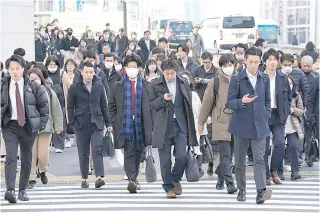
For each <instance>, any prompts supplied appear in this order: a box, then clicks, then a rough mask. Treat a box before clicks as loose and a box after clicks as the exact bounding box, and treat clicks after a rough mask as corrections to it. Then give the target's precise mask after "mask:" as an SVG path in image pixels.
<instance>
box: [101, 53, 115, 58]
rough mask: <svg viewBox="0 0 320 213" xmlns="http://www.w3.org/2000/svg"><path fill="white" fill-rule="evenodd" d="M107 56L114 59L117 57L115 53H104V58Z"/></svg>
mask: <svg viewBox="0 0 320 213" xmlns="http://www.w3.org/2000/svg"><path fill="white" fill-rule="evenodd" d="M107 57H108V58H110V57H112V58H113V59H115V58H114V54H113V53H107V54H103V59H106V58H107Z"/></svg>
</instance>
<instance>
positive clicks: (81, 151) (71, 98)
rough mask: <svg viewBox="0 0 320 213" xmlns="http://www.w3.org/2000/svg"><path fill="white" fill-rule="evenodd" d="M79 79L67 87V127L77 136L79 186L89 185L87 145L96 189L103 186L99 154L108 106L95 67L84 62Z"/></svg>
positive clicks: (109, 126) (102, 172)
mask: <svg viewBox="0 0 320 213" xmlns="http://www.w3.org/2000/svg"><path fill="white" fill-rule="evenodd" d="M80 78H81V81H79V82H77V83H74V84H72V85H71V86H70V88H69V94H68V105H67V108H68V118H69V124H68V126H69V127H73V128H74V131H75V135H76V137H77V148H78V155H79V163H80V171H81V175H82V179H83V181H82V183H81V187H82V188H88V187H89V183H88V182H87V179H88V171H89V155H90V144H91V148H92V158H93V165H94V171H95V175H96V182H95V188H100V187H101V186H103V185H105V182H104V180H103V179H102V178H103V177H104V166H103V157H102V139H103V132H104V129H105V128H107V129H108V131H112V127H111V124H110V118H109V109H108V103H107V98H106V93H105V89H104V86H103V85H102V83H101V82H100V81H99V80H98V78H97V77H96V76H95V72H94V66H93V64H92V63H90V62H85V63H84V66H83V69H82V70H81V76H80Z"/></svg>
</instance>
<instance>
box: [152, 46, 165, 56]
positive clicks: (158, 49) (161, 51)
mask: <svg viewBox="0 0 320 213" xmlns="http://www.w3.org/2000/svg"><path fill="white" fill-rule="evenodd" d="M160 53H164V54H165V51H164V50H163V49H161V48H160V47H155V48H153V49H152V50H151V55H154V54H160Z"/></svg>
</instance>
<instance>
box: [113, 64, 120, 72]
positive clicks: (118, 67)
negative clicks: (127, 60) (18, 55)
mask: <svg viewBox="0 0 320 213" xmlns="http://www.w3.org/2000/svg"><path fill="white" fill-rule="evenodd" d="M114 69H115V70H116V71H120V70H121V69H122V64H117V65H114Z"/></svg>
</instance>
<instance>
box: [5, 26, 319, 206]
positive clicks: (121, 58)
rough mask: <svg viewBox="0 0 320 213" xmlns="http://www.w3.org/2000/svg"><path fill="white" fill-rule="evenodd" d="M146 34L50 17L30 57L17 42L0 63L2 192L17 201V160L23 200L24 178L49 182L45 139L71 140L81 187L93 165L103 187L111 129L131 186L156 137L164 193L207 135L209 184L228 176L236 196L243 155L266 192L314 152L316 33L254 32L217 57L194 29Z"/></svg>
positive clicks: (241, 185) (260, 197) (176, 186)
mask: <svg viewBox="0 0 320 213" xmlns="http://www.w3.org/2000/svg"><path fill="white" fill-rule="evenodd" d="M150 34H151V33H150V31H145V32H144V37H143V38H141V39H140V40H138V39H137V38H136V34H135V33H133V34H131V38H128V37H127V36H126V35H125V32H124V29H119V33H118V35H114V34H113V32H112V31H111V30H110V24H107V25H106V28H105V30H104V31H103V32H102V34H101V36H99V37H98V38H96V37H95V36H94V33H93V32H92V31H91V30H90V27H87V28H86V32H85V33H83V35H82V37H81V39H80V41H79V40H78V39H77V38H75V37H74V36H73V31H72V29H71V28H68V29H66V30H65V31H64V30H61V29H60V28H59V27H58V23H57V22H54V23H52V24H48V25H47V26H46V27H45V28H44V27H39V29H36V30H35V47H36V55H35V61H31V62H27V61H26V60H25V59H24V56H25V54H26V53H25V51H24V49H23V48H18V49H16V50H15V51H14V55H12V56H11V57H10V58H8V60H7V61H6V62H5V63H4V64H2V63H1V78H2V79H1V116H2V137H3V141H4V144H3V145H2V147H1V148H2V149H3V148H4V145H5V150H6V153H5V155H3V156H2V158H3V159H5V180H6V187H7V191H6V193H5V200H7V201H8V202H9V203H16V202H17V199H16V195H15V180H16V171H17V162H19V161H21V171H20V172H21V175H20V182H19V192H18V199H19V200H21V201H28V200H29V197H28V196H27V193H26V189H27V188H28V189H32V188H33V187H35V185H36V183H37V182H36V181H37V178H39V179H40V180H41V182H42V183H43V184H47V182H48V177H47V174H46V173H47V171H48V156H49V149H48V148H49V146H50V145H51V146H53V147H54V148H55V152H56V153H61V152H63V149H64V148H70V147H71V146H72V145H73V143H74V142H75V143H76V144H77V150H78V156H79V165H80V166H79V167H80V173H81V177H82V179H83V180H82V182H81V187H82V188H88V187H89V182H88V175H90V174H91V173H92V172H94V175H95V176H96V182H95V188H101V187H102V186H103V185H105V181H104V175H105V172H104V165H103V155H102V150H101V149H102V148H101V147H102V141H103V137H104V132H106V131H107V132H112V133H113V136H114V145H115V148H116V149H121V150H123V155H124V162H123V163H124V172H125V175H126V179H128V185H127V189H128V191H129V192H130V193H137V191H138V190H142V186H141V185H140V183H139V182H138V179H137V178H138V176H139V173H141V172H142V171H141V170H142V169H143V168H142V169H141V165H143V164H144V163H145V160H144V159H145V150H146V148H147V147H148V146H152V147H153V148H157V149H158V153H159V160H160V162H159V163H160V168H161V176H162V180H163V185H162V186H163V189H164V191H165V193H166V197H167V198H175V197H176V196H178V195H181V194H182V193H183V191H182V185H181V183H180V181H181V180H182V177H183V175H184V172H185V167H186V164H187V155H188V150H189V149H191V150H192V151H193V152H194V153H195V154H196V155H197V159H198V163H199V173H200V174H201V176H203V175H204V171H203V170H202V168H201V166H202V163H203V162H204V160H203V157H202V153H203V147H204V143H205V142H204V141H205V140H206V139H207V138H209V141H210V145H211V146H212V150H213V153H214V157H213V159H212V160H211V162H209V168H208V171H207V173H208V175H210V176H212V175H213V173H214V172H213V167H215V168H216V170H215V173H216V174H217V175H218V182H217V185H216V189H218V190H223V189H224V186H225V185H226V186H227V192H228V193H229V194H234V193H236V192H238V195H237V200H238V201H245V200H246V166H247V165H248V166H253V171H254V180H255V183H256V190H257V197H256V203H257V204H262V203H264V202H265V201H266V200H268V199H270V198H271V196H272V191H271V189H270V188H268V186H270V185H271V180H272V182H274V183H275V184H281V183H282V180H284V179H285V177H284V176H283V171H284V169H285V168H286V169H287V170H289V171H291V180H298V179H300V178H301V175H300V173H299V170H300V167H301V164H302V161H303V160H305V162H306V164H307V166H309V167H312V166H313V163H314V162H316V161H318V159H319V148H318V146H317V143H315V142H314V141H316V139H319V74H318V73H317V72H316V70H315V68H316V65H315V64H317V63H318V64H319V60H320V58H319V53H318V52H316V51H315V48H314V47H313V51H311V49H312V48H311V45H313V44H312V43H308V45H307V49H306V50H305V51H303V52H302V54H301V55H298V54H291V53H283V52H281V51H277V50H275V49H269V50H266V49H265V48H264V46H265V45H264V41H263V40H261V39H260V40H259V39H258V40H257V41H256V43H255V44H253V43H252V42H250V43H249V44H250V45H249V44H237V45H236V46H235V47H234V48H233V49H232V51H233V53H230V54H223V55H221V56H220V58H219V63H218V65H219V66H218V67H216V66H215V65H214V64H213V54H212V53H209V52H206V51H205V50H204V49H203V48H202V46H201V43H199V44H198V43H197V44H196V45H195V46H193V45H192V43H193V38H194V37H198V36H195V35H197V34H198V32H197V30H195V31H194V34H193V35H192V36H191V37H190V39H188V40H186V43H185V44H180V45H178V46H177V48H176V50H172V51H169V49H168V45H167V44H168V41H167V40H166V38H160V39H159V40H158V41H157V42H156V41H154V40H152V39H150ZM250 39H251V38H250ZM197 55H198V56H197ZM300 58H301V59H300ZM271 144H272V146H271ZM18 147H20V154H19V155H18V154H17V153H18ZM173 148H174V151H172V149H173ZM303 152H304V153H305V159H302V153H303ZM269 156H271V161H270V162H269V160H268V158H269ZM246 159H247V162H246ZM173 160H174V162H172V161H173ZM284 162H285V163H284ZM284 164H285V166H284ZM232 173H235V177H236V183H235V181H234V179H233V176H232Z"/></svg>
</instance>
